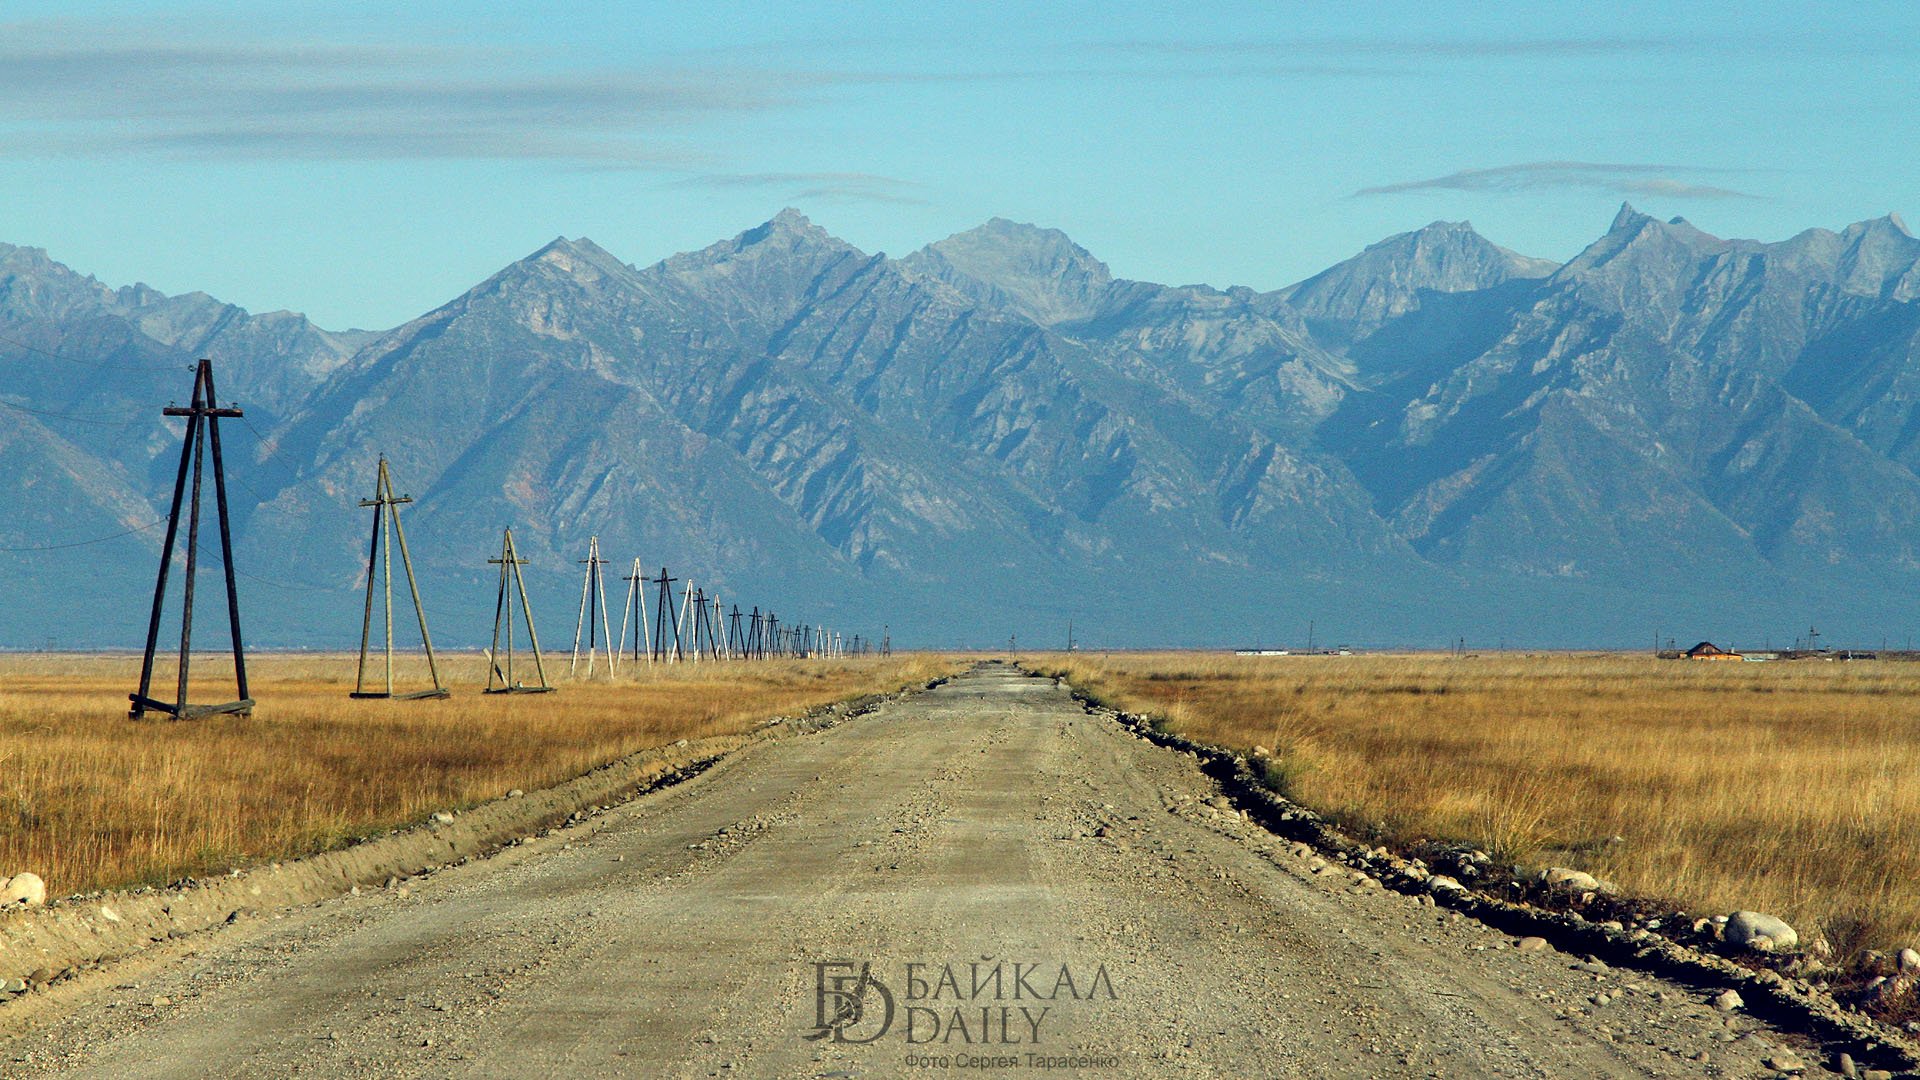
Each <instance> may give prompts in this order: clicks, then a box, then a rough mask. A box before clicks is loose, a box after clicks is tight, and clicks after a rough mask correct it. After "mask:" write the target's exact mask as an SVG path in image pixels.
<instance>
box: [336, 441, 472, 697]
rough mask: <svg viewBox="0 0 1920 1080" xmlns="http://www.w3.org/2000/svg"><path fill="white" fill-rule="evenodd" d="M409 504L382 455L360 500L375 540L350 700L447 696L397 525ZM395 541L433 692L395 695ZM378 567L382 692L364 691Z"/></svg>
mask: <svg viewBox="0 0 1920 1080" xmlns="http://www.w3.org/2000/svg"><path fill="white" fill-rule="evenodd" d="M412 501H413V496H411V495H395V494H394V493H393V476H392V474H390V473H389V472H388V471H387V459H386V456H385V455H381V458H380V467H379V470H378V472H376V473H375V475H374V481H373V498H371V499H361V500H360V506H361V507H362V508H363V509H364V508H366V507H372V508H373V539H372V541H371V542H370V543H369V544H368V547H367V603H366V607H365V609H364V611H363V612H362V615H361V620H360V666H359V667H358V669H356V671H355V675H354V686H353V693H352V694H349V695H348V696H349V697H354V698H396V699H398V700H402V701H419V700H423V699H426V698H444V697H448V696H450V695H449V693H448V691H447V688H446V687H445V686H443V685H442V684H441V682H440V666H439V664H438V663H436V662H435V660H434V656H433V635H432V634H430V633H428V632H427V609H426V608H425V607H424V606H422V605H421V603H420V585H419V582H417V581H416V580H415V579H414V576H413V555H412V553H410V552H409V551H408V550H407V530H406V526H404V525H402V524H401V523H400V507H401V505H402V504H404V503H410V502H412ZM396 540H398V542H399V545H400V567H401V569H402V570H403V571H404V572H405V573H406V576H407V593H408V595H410V596H411V597H412V598H413V612H414V615H415V616H416V617H417V618H418V619H419V622H420V643H421V645H422V646H423V647H424V648H425V650H426V654H427V675H428V677H430V678H431V679H432V680H433V689H431V690H417V691H414V692H412V693H405V694H396V693H394V692H393V547H394V542H395V541H396ZM376 566H377V567H378V568H379V570H380V573H381V577H382V579H383V587H384V590H385V594H386V648H387V665H386V672H387V681H386V689H385V690H384V691H380V690H368V689H367V650H368V647H369V646H370V644H371V638H372V636H373V581H374V570H375V568H376Z"/></svg>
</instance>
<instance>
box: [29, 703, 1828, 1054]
mask: <svg viewBox="0 0 1920 1080" xmlns="http://www.w3.org/2000/svg"><path fill="white" fill-rule="evenodd" d="M1217 795H1218V792H1217V790H1215V789H1214V788H1213V786H1212V784H1211V782H1210V781H1208V780H1207V779H1206V778H1205V777H1204V776H1202V775H1201V774H1200V773H1199V772H1198V770H1197V769H1195V767H1194V764H1193V762H1192V760H1191V759H1189V758H1187V757H1185V756H1183V755H1180V754H1177V753H1173V752H1170V751H1167V750H1162V749H1158V748H1155V747H1153V746H1151V745H1149V744H1147V743H1145V742H1143V741H1141V740H1139V739H1136V738H1134V737H1132V736H1130V735H1128V734H1126V733H1125V732H1124V731H1123V730H1122V729H1121V728H1120V727H1119V726H1118V725H1116V724H1114V723H1113V722H1111V721H1108V720H1103V719H1101V718H1098V717H1095V716H1090V715H1088V714H1087V713H1086V712H1084V711H1083V710H1082V709H1081V708H1080V707H1079V706H1078V705H1076V704H1075V703H1074V701H1073V700H1072V699H1071V698H1070V697H1069V696H1068V694H1067V693H1066V692H1065V691H1064V690H1061V689H1059V688H1057V687H1056V686H1055V685H1054V684H1053V683H1052V682H1051V681H1049V680H1045V679H1039V678H1031V677H1026V676H1023V675H1021V674H1020V673H1018V672H1017V671H1015V670H1014V669H1012V668H1009V667H1005V666H1000V665H984V666H982V667H981V668H980V669H977V670H976V671H974V672H972V673H970V674H968V675H965V676H963V677H961V678H958V679H955V680H953V681H951V682H949V683H947V684H945V685H943V686H941V687H939V688H937V689H935V690H932V691H930V692H927V693H925V694H921V695H918V696H915V697H912V698H908V699H905V700H901V701H897V702H893V703H890V704H888V705H886V706H885V707H883V708H882V709H880V710H879V711H877V712H875V713H872V714H870V715H867V716H864V717H861V718H859V719H856V720H854V721H851V722H848V723H845V724H842V725H840V726H838V727H835V728H833V729H831V730H829V731H826V732H824V733H821V734H817V735H810V736H793V737H788V738H783V739H779V740H775V741H773V742H769V743H765V744H762V745H759V746H757V747H754V748H752V749H750V750H747V751H745V752H743V753H741V754H739V755H736V756H735V757H733V758H731V759H729V760H727V761H725V762H723V763H722V764H720V765H718V766H716V767H715V768H713V769H711V770H709V771H708V772H706V773H705V774H703V775H701V776H700V777H698V778H696V779H694V780H691V781H689V782H687V783H685V784H682V785H679V786H677V787H674V788H670V789H665V790H662V791H658V792H655V793H653V794H650V795H647V796H644V797H642V798H639V799H637V800H634V801H633V802H630V803H627V804H624V805H620V806H616V807H612V808H610V809H609V810H607V811H605V812H603V813H600V814H597V815H595V816H593V817H591V818H589V819H587V820H585V821H583V822H581V823H580V824H577V825H574V826H572V827H569V828H567V829H562V830H558V831H555V832H553V833H551V834H550V835H547V836H544V837H540V838H537V839H535V840H533V841H531V842H528V843H524V844H519V845H516V846H513V847H510V848H508V849H506V850H505V851H503V852H501V853H500V854H498V855H496V856H494V857H491V858H488V859H483V860H477V861H475V862H472V863H470V864H468V865H465V866H460V867H455V868H451V869H447V870H443V871H440V872H437V873H434V874H431V875H427V876H424V877H420V878H416V879H413V880H410V881H407V882H404V883H401V884H400V885H397V886H395V887H391V888H387V889H376V890H370V891H368V892H367V893H366V894H365V895H360V896H349V897H342V898H340V899H338V900H333V901H328V902H326V903H322V904H318V905H313V906H310V907H306V908H300V909H295V910H292V911H286V912H282V913H279V914H278V915H274V916H269V917H261V918H258V919H254V920H248V921H241V922H238V923H236V924H234V925H231V926H228V927H225V928H223V929H221V930H219V931H216V932H213V933H210V934H205V935H199V936H197V937H194V938H190V939H187V940H185V941H181V942H174V943H171V944H169V945H167V946H164V947H161V948H158V949H156V950H154V951H152V952H151V953H149V954H147V955H145V956H142V957H140V958H137V959H134V960H131V961H127V962H124V963H122V964H119V965H117V966H115V967H113V968H110V969H108V970H106V971H103V972H98V973H93V974H89V975H87V976H85V977H83V978H81V979H77V980H73V981H71V982H69V983H64V984H61V985H59V986H56V987H54V988H53V989H52V990H50V991H49V992H47V993H45V994H42V995H37V996H36V997H37V1000H35V1001H33V1002H32V1003H31V1004H30V1005H29V1003H27V1002H21V1003H19V1004H18V1005H16V1006H13V1007H9V1010H7V1011H6V1012H7V1013H8V1014H9V1015H0V1025H10V1026H11V1027H13V1028H15V1029H19V1028H25V1030H24V1032H21V1031H17V1030H16V1032H15V1034H14V1035H13V1037H11V1038H0V1074H4V1075H6V1076H14V1075H20V1076H43V1075H60V1076H89V1077H91V1076H98V1077H143V1078H146V1077H205V1076H221V1077H256V1076H315V1077H363V1076H423V1077H426V1076H431V1077H439V1076H463V1077H465V1076H470V1077H503V1076H633V1077H683V1076H684V1077H707V1076H723V1077H899V1076H915V1075H927V1076H940V1075H961V1074H965V1075H976V1076H1027V1077H1037V1076H1045V1075H1061V1076H1078V1075H1086V1076H1114V1077H1121V1076H1194V1077H1215V1076H1217V1077H1232V1078H1244V1077H1269V1076H1272V1077H1295V1076H1297V1077H1344V1076H1360V1077H1372V1076H1415V1077H1426V1076H1444V1077H1495V1076H1511V1077H1578V1078H1588V1077H1616V1076H1692V1077H1697V1076H1767V1075H1775V1071H1774V1070H1773V1069H1772V1068H1770V1067H1768V1066H1767V1065H1765V1064H1764V1062H1766V1061H1767V1060H1768V1059H1775V1060H1784V1058H1781V1057H1780V1055H1784V1054H1789V1053H1791V1052H1792V1046H1791V1040H1790V1039H1789V1038H1788V1037H1786V1036H1782V1035H1779V1034H1776V1033H1774V1032H1772V1031H1770V1030H1768V1029H1767V1028H1765V1027H1764V1026H1762V1025H1760V1024H1758V1023H1757V1022H1755V1021H1752V1020H1750V1019H1748V1018H1746V1017H1745V1016H1744V1015H1742V1014H1740V1013H1732V1014H1728V1013H1722V1012H1717V1011H1715V1010H1714V1009H1713V1008H1712V1007H1711V1005H1710V1004H1709V1002H1708V996H1709V995H1707V994H1705V993H1701V992H1699V991H1694V990H1688V989H1684V988H1681V987H1678V986H1674V985H1669V984H1665V983H1662V982H1660V981H1659V980H1657V979H1653V978H1651V977H1647V976H1644V975H1639V974H1636V973H1633V972H1629V971H1622V970H1614V969H1607V968H1605V967H1604V966H1603V965H1597V964H1588V963H1586V962H1585V961H1584V960H1583V958H1581V957H1578V956H1569V955H1566V954H1563V953H1560V952H1556V951H1554V950H1553V949H1551V948H1549V949H1546V950H1542V951H1523V950H1521V949H1519V948H1516V943H1515V941H1514V939H1512V938H1510V937H1508V936H1506V935H1504V934H1501V933H1498V932H1496V931H1493V930H1490V929H1487V928H1485V927H1483V926H1480V925H1478V924H1476V923H1473V922H1468V921H1461V920H1460V919H1459V918H1458V917H1450V916H1449V915H1448V914H1446V913H1445V912H1444V910H1436V909H1434V908H1432V907H1427V906H1423V905H1422V904H1421V903H1420V902H1419V901H1417V900H1416V899H1413V898H1409V897H1405V896H1400V895H1397V894H1393V893H1389V892H1385V891H1383V890H1381V889H1379V888H1377V887H1374V886H1372V885H1371V884H1370V883H1368V882H1365V881H1355V880H1354V875H1353V874H1352V873H1351V872H1349V871H1347V870H1346V869H1345V868H1344V867H1341V866H1339V865H1337V864H1335V865H1327V864H1324V863H1321V862H1320V861H1319V860H1318V858H1317V857H1315V856H1313V855H1312V854H1311V853H1301V852H1297V851H1296V850H1295V849H1294V847H1293V845H1291V844H1287V843H1283V842H1281V841H1278V840H1276V839H1275V838H1273V837H1272V836H1271V835H1269V834H1267V833H1265V832H1264V831H1262V830H1260V829H1258V828H1256V827H1254V826H1251V825H1249V824H1247V823H1245V822H1244V821H1242V820H1241V819H1240V816H1239V815H1238V813H1236V812H1234V811H1231V810H1230V809H1224V808H1221V807H1218V806H1216V805H1214V804H1213V802H1212V800H1214V798H1215V797H1216V796H1217ZM863 973H864V974H863ZM23 1006H25V1007H23ZM1807 1056H1808V1057H1809V1058H1811V1056H1812V1055H1811V1054H1808V1055H1807ZM1809 1064H1810V1065H1812V1066H1813V1071H1815V1072H1817V1071H1819V1065H1818V1063H1814V1062H1811V1061H1810V1062H1809Z"/></svg>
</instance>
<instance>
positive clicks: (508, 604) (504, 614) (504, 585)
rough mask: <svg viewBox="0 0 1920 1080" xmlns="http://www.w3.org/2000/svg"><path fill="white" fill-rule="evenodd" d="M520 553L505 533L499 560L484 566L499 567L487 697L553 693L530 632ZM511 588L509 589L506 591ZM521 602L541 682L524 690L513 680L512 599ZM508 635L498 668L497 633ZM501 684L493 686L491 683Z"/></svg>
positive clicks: (530, 613)
mask: <svg viewBox="0 0 1920 1080" xmlns="http://www.w3.org/2000/svg"><path fill="white" fill-rule="evenodd" d="M526 561H527V560H525V559H523V558H521V557H520V552H519V551H517V550H515V548H514V546H513V530H512V529H507V530H505V531H504V532H503V533H502V534H501V537H500V557H499V558H497V559H488V560H487V562H488V563H490V564H494V565H497V566H499V567H500V595H499V597H498V598H497V599H495V600H494V603H493V647H492V648H490V649H488V650H487V688H486V690H485V691H483V692H484V693H488V694H544V693H547V692H549V691H551V690H552V689H553V687H552V686H551V685H549V684H548V682H547V667H546V665H545V664H544V663H542V662H541V660H540V635H539V633H537V632H536V631H535V630H534V628H533V605H532V604H529V603H528V602H527V580H526V578H524V577H522V576H521V574H520V567H522V566H524V565H525V564H526ZM509 586H511V587H509ZM515 595H518V596H519V598H520V616H521V618H522V619H524V620H526V624H527V641H528V643H529V644H531V645H532V646H533V670H534V673H535V674H536V675H537V676H538V677H539V679H540V685H538V686H523V685H521V684H520V683H518V682H515V681H514V678H513V599H514V596H515ZM502 629H505V631H506V634H507V651H506V666H505V667H504V668H503V667H502V666H501V655H500V631H501V630H502ZM495 679H498V680H499V681H500V685H499V686H497V687H496V686H494V685H493V683H494V680H495Z"/></svg>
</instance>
